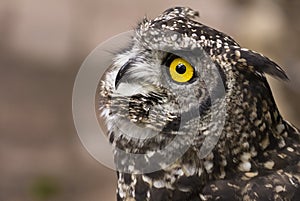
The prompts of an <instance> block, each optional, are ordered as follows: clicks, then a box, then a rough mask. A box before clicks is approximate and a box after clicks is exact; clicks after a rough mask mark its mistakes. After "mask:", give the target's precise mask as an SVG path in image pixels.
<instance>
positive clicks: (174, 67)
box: [170, 58, 194, 82]
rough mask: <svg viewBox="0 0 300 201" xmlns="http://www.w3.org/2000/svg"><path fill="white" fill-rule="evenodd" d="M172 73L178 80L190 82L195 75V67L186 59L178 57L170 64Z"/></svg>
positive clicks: (175, 79)
mask: <svg viewBox="0 0 300 201" xmlns="http://www.w3.org/2000/svg"><path fill="white" fill-rule="evenodd" d="M170 75H171V77H172V79H173V80H174V81H176V82H188V81H190V80H191V79H192V77H193V75H194V68H193V67H192V66H191V64H189V62H187V61H186V60H184V59H182V58H176V59H174V60H173V61H172V62H171V64H170Z"/></svg>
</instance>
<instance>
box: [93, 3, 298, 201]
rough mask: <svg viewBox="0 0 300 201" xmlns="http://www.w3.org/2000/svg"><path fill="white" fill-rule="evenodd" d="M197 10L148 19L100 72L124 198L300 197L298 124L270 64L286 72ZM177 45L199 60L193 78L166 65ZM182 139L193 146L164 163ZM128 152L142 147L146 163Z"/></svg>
mask: <svg viewBox="0 0 300 201" xmlns="http://www.w3.org/2000/svg"><path fill="white" fill-rule="evenodd" d="M197 16H198V13H197V12H195V11H193V10H192V9H189V8H183V7H176V8H171V9H168V10H166V11H165V12H164V13H163V14H162V15H160V16H158V17H157V18H155V19H153V20H148V19H144V20H143V22H141V23H140V24H139V25H138V27H137V28H136V30H135V35H134V37H133V38H132V43H131V45H130V46H129V47H128V48H127V49H126V50H123V51H122V52H121V53H119V54H117V55H116V57H115V60H114V61H113V64H112V65H111V67H110V69H108V71H107V72H106V74H105V75H104V76H103V78H102V80H101V81H100V84H99V87H98V92H97V97H96V99H97V103H98V104H97V109H98V111H99V117H100V118H104V119H105V122H106V126H107V129H108V136H109V140H110V142H111V143H112V144H113V145H114V146H115V147H116V149H115V153H114V154H115V162H116V166H117V169H118V173H117V176H118V187H117V200H118V201H144V200H147V201H198V200H256V201H265V200H293V201H296V200H299V199H300V186H299V185H300V162H299V159H300V145H299V136H300V135H299V131H298V130H297V129H296V128H295V127H293V126H292V125H291V124H289V123H288V122H286V121H285V120H284V119H283V118H282V117H281V115H280V113H279V111H278V109H277V106H276V104H275V101H274V99H273V96H272V93H271V90H270V87H269V85H268V83H267V80H266V78H265V73H267V74H269V75H272V76H275V77H278V78H279V79H287V76H286V75H285V73H284V72H283V71H282V69H281V68H280V67H279V66H278V65H277V64H276V63H274V62H273V61H271V60H270V59H268V58H267V57H265V56H263V55H261V54H259V53H256V52H254V51H251V50H248V49H245V48H242V47H240V45H239V44H238V43H237V42H235V41H234V40H233V39H232V38H231V37H229V36H227V35H226V34H223V33H221V32H219V31H217V30H214V29H212V28H210V27H207V26H205V25H203V24H201V23H199V22H196V21H194V18H195V17H197ZM203 50H204V53H203ZM170 54H179V55H180V56H181V55H183V56H184V57H186V58H187V59H188V60H189V62H190V63H191V64H193V65H194V66H195V70H196V73H197V76H196V78H195V79H194V81H193V82H191V83H186V84H178V83H174V82H172V81H170V80H169V78H168V74H166V73H165V71H164V68H163V67H161V66H162V65H164V62H165V60H166V58H168V56H169V55H170ZM211 63H213V64H214V66H215V67H216V69H217V70H216V71H213V69H212V65H211ZM216 74H218V75H219V76H218V75H216ZM222 87H223V88H224V91H222V90H219V88H222ZM187 89H188V90H187ZM211 96H214V98H213V99H211ZM224 108H225V109H226V111H225V113H224V115H221V117H224V122H221V123H220V121H219V116H218V114H222V113H220V111H221V110H222V109H224ZM194 111H196V112H194ZM214 115H215V116H216V117H217V121H214V122H211V121H210V120H211V118H212V117H213V116H214ZM218 126H219V127H220V129H221V131H220V135H218V136H217V137H218V141H217V143H216V144H215V146H214V148H213V149H212V150H211V152H209V153H206V154H204V155H203V153H200V150H201V146H204V144H205V140H204V138H205V137H207V136H208V137H211V138H212V139H215V138H213V137H214V135H215V133H217V132H218V128H216V127H218ZM128 133H129V134H128ZM174 139H176V141H175V142H176V143H173V144H172V146H174V147H173V149H172V148H171V150H177V149H180V148H182V147H185V146H186V145H188V146H187V148H186V149H184V150H185V151H184V153H182V155H180V157H178V158H177V160H175V161H174V162H172V163H171V164H167V162H166V164H164V163H163V162H161V161H160V162H159V163H158V162H157V158H159V157H162V158H164V159H165V161H169V159H170V158H171V156H172V153H171V152H168V153H164V152H162V153H159V152H157V151H158V150H161V149H163V148H164V147H165V146H167V145H168V144H170V143H171V142H173V141H174ZM128 153H133V154H140V155H141V157H140V158H139V163H140V164H136V160H133V159H132V158H131V156H129V155H128ZM150 166H157V167H156V169H157V170H156V171H155V172H151V171H148V169H147V168H148V167H150Z"/></svg>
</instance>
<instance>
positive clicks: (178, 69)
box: [176, 64, 186, 74]
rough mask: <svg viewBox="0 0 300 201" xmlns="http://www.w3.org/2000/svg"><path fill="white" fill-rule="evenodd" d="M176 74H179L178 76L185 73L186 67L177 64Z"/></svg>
mask: <svg viewBox="0 0 300 201" xmlns="http://www.w3.org/2000/svg"><path fill="white" fill-rule="evenodd" d="M176 72H177V73H179V74H183V73H185V72H186V67H185V65H184V64H178V65H177V66H176Z"/></svg>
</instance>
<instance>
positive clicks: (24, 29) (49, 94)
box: [0, 0, 300, 201]
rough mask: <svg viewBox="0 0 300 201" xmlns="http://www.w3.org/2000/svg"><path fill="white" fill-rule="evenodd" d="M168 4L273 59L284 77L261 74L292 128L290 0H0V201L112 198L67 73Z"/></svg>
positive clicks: (299, 94) (295, 57) (111, 182)
mask: <svg viewBox="0 0 300 201" xmlns="http://www.w3.org/2000/svg"><path fill="white" fill-rule="evenodd" d="M176 5H186V6H189V7H192V8H193V9H195V10H198V11H200V21H201V22H203V23H205V24H207V25H209V26H212V27H214V28H217V29H219V30H222V31H223V32H225V33H227V34H229V35H231V36H232V37H233V38H235V39H236V40H237V41H238V42H239V43H240V44H242V45H243V46H244V47H247V48H249V49H253V50H256V51H259V52H261V53H263V54H265V55H267V56H269V57H271V58H272V59H273V60H275V61H276V62H277V63H279V64H280V65H281V66H282V68H283V69H285V71H286V72H287V74H288V75H289V77H290V81H289V82H282V81H278V80H274V79H273V78H269V80H270V82H271V87H272V89H273V92H274V95H275V98H276V101H277V103H278V105H279V109H280V111H281V113H282V114H283V116H284V117H285V118H286V119H288V120H289V121H291V122H293V123H294V124H295V125H297V126H300V117H299V115H298V114H299V112H300V104H299V101H300V39H299V36H300V12H299V11H300V2H299V1H297V0H289V1H286V0H264V1H261V0H252V1H248V0H223V1H219V0H210V1H205V0H186V1H178V0H172V1H171V0H165V1H160V0H152V1H140V0H130V1H119V0H118V1H117V0H90V1H80V0H60V1H55V0H52V1H50V0H44V1H39V0H1V1H0V92H1V94H0V201H46V200H53V201H60V200H61V201H66V200H71V201H113V200H115V185H116V178H115V173H114V172H113V171H112V170H110V169H108V168H106V167H104V166H102V165H101V164H100V163H98V162H97V161H95V160H94V159H93V158H92V157H91V156H90V155H89V154H88V152H87V151H86V150H85V149H84V147H83V146H82V144H81V143H80V140H79V138H78V136H77V133H76V130H75V128H74V125H73V120H72V109H71V103H72V88H73V83H74V80H75V76H76V73H77V71H78V70H79V68H80V65H81V63H82V62H83V61H84V59H85V57H86V56H87V55H88V54H89V53H90V52H91V51H92V50H93V49H94V48H95V47H96V46H97V45H98V44H99V43H101V42H103V41H105V40H106V39H108V38H110V37H112V36H114V35H116V34H118V33H121V32H124V31H128V30H130V29H132V28H133V27H135V25H136V23H137V22H139V21H140V20H141V19H142V18H143V17H144V16H145V15H147V16H148V17H149V18H152V17H155V16H157V15H158V14H160V13H161V12H162V11H164V10H165V9H167V8H169V7H171V6H176Z"/></svg>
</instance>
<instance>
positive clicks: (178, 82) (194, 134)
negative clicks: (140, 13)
mask: <svg viewBox="0 0 300 201" xmlns="http://www.w3.org/2000/svg"><path fill="white" fill-rule="evenodd" d="M149 23H150V22H149ZM150 26H151V23H150V24H149V27H150ZM144 31H145V32H143V33H141V28H140V29H138V30H137V32H136V33H135V36H134V37H133V39H132V45H131V46H130V48H129V49H127V50H125V51H124V52H122V53H120V54H119V55H118V56H117V57H116V58H115V60H114V61H113V64H112V66H111V68H110V69H109V71H108V72H107V73H106V74H105V75H104V77H103V79H102V82H101V84H100V88H102V89H100V90H102V91H106V93H108V94H109V96H105V97H100V101H102V102H101V105H104V106H105V107H103V108H102V114H103V116H104V117H105V119H106V123H107V126H108V130H110V132H111V135H113V137H112V138H113V139H112V138H111V139H112V140H111V142H112V143H115V145H116V146H117V147H122V149H125V150H126V149H128V150H129V151H130V152H134V153H147V152H149V151H156V150H159V149H161V148H162V147H164V146H167V145H168V144H169V143H170V142H171V141H173V140H174V138H175V137H176V136H188V139H185V142H186V140H189V141H190V143H185V145H184V147H186V145H189V146H192V143H193V141H194V140H195V138H197V140H198V142H199V141H201V142H202V141H203V136H202V132H204V131H206V130H209V129H211V127H212V124H213V123H212V122H214V124H220V122H222V121H216V119H218V120H219V119H220V116H222V118H224V117H225V114H224V112H223V113H222V112H220V111H224V109H225V105H224V104H225V103H224V99H225V95H226V92H225V86H224V85H225V84H226V78H225V75H224V73H223V70H222V69H221V67H220V66H218V65H216V64H215V63H214V62H213V60H212V59H211V57H210V56H209V55H208V54H207V53H206V52H205V51H204V50H203V48H202V47H201V46H200V45H198V46H196V45H195V44H197V43H199V41H197V40H196V39H193V38H185V34H182V33H178V32H176V31H171V30H159V29H157V28H150V29H145V30H144ZM153 34H154V35H155V38H156V39H158V38H161V39H162V40H163V41H162V42H161V43H159V45H157V43H155V45H149V44H151V40H152V38H153ZM175 38H176V40H174V39H175ZM182 41H184V43H182ZM220 108H221V110H218V109H220ZM213 112H214V113H213ZM212 119H214V120H215V121H212ZM200 139H201V140H200ZM200 144H201V143H198V146H199V145H200ZM178 146H180V145H178Z"/></svg>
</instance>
